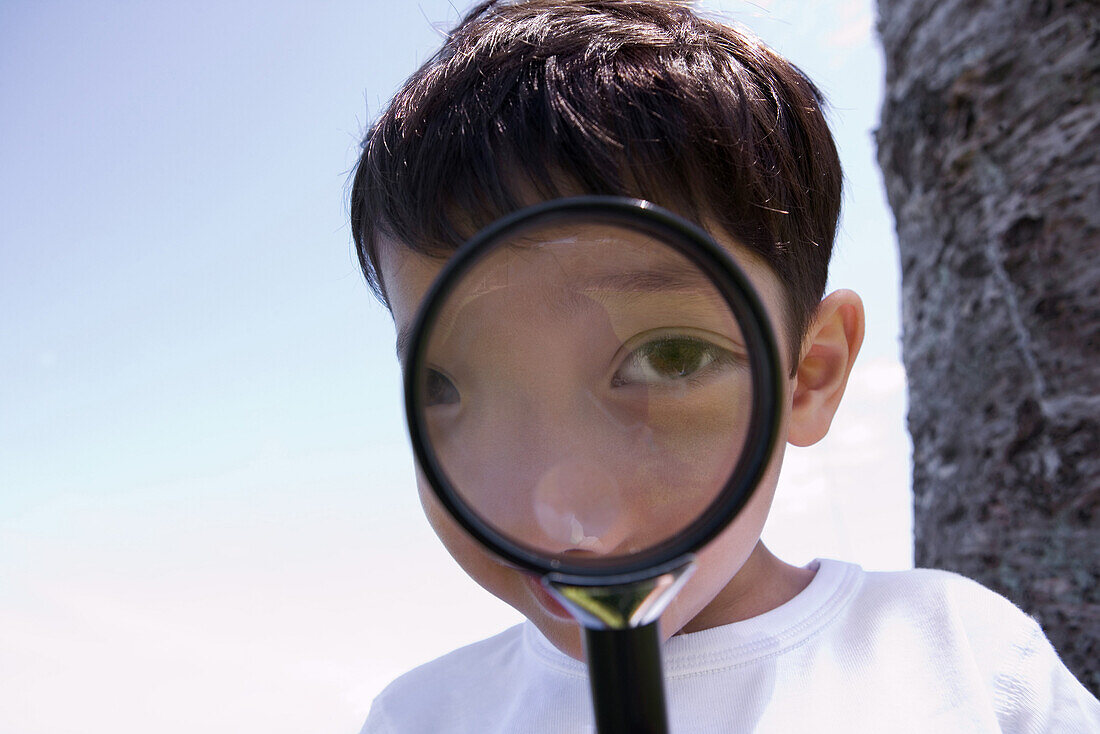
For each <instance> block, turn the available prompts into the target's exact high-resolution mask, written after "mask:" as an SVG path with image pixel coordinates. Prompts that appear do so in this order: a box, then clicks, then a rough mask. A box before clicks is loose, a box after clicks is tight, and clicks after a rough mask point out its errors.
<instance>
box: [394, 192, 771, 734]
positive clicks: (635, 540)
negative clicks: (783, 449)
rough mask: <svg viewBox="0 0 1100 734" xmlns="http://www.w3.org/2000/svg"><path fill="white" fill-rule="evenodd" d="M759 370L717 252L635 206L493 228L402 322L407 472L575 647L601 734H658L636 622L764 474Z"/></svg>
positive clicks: (656, 607)
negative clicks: (410, 467) (553, 617)
mask: <svg viewBox="0 0 1100 734" xmlns="http://www.w3.org/2000/svg"><path fill="white" fill-rule="evenodd" d="M779 364H780V363H779V358H778V352H777V349H776V344H775V338H774V335H773V333H772V331H771V329H770V326H769V322H768V319H767V316H766V314H765V311H764V308H763V306H762V305H761V302H760V299H759V297H758V296H757V295H756V293H755V291H754V290H753V288H752V286H751V284H750V283H749V281H748V279H747V278H746V277H745V275H744V274H743V273H742V272H741V270H740V269H739V268H738V267H737V265H736V264H735V263H734V261H733V260H732V259H731V257H730V256H729V254H728V253H727V252H726V251H725V250H723V249H722V248H721V247H720V246H719V245H718V244H716V243H715V241H714V240H713V239H712V238H711V237H710V236H709V235H708V234H707V233H706V232H704V231H703V230H702V229H700V228H698V227H697V226H695V225H693V224H691V223H690V222H688V221H686V220H684V219H682V218H680V217H678V216H676V215H674V214H672V213H671V212H668V211H666V210H663V209H661V208H659V207H657V206H655V205H653V204H651V203H649V202H645V201H640V200H635V199H625V198H619V197H600V196H585V197H575V198H567V199H557V200H552V201H548V202H544V203H541V204H537V205H535V206H532V207H528V208H526V209H523V210H520V211H518V212H516V213H514V214H511V215H509V216H506V217H504V218H502V219H500V220H497V221H496V222H495V223H493V224H491V225H490V226H488V227H487V228H485V229H484V230H482V231H481V232H479V233H478V234H477V235H475V236H474V237H473V238H472V239H470V240H469V241H468V242H466V243H465V244H464V245H463V246H462V247H461V248H460V249H459V250H458V251H457V252H456V253H455V254H454V256H453V257H452V258H451V259H450V260H449V262H448V263H447V265H446V267H445V268H444V269H443V271H442V272H441V273H440V275H439V277H438V278H437V280H436V281H435V283H434V284H433V285H432V287H431V289H430V290H429V291H428V294H427V296H426V298H425V301H424V303H423V304H422V305H421V308H420V311H419V312H418V314H417V317H416V319H415V321H414V322H413V326H412V331H411V332H410V342H409V351H408V357H407V366H406V371H405V398H406V401H405V402H406V411H407V419H408V423H409V431H410V435H411V438H412V444H413V449H414V452H415V454H416V457H417V459H418V461H419V463H420V467H421V469H422V471H423V473H424V476H425V477H426V478H427V480H428V482H429V484H430V485H431V488H432V490H433V491H434V492H435V494H436V496H437V497H438V499H439V501H440V503H441V504H442V505H443V507H444V508H446V510H447V511H448V512H449V513H450V514H451V515H452V516H453V517H454V519H455V520H456V521H457V522H458V523H459V524H460V525H461V526H462V527H463V528H465V530H466V531H467V532H468V533H469V534H470V535H471V536H473V537H474V538H475V539H476V540H477V541H478V542H480V543H481V544H482V545H483V546H484V547H485V548H487V549H488V550H489V551H491V552H492V553H494V554H495V555H496V556H497V557H499V558H500V559H502V560H503V561H504V562H506V563H508V564H511V565H513V566H515V567H516V568H518V569H520V570H523V571H525V572H528V573H530V574H534V575H535V576H536V577H537V578H539V579H541V583H542V585H543V587H544V588H545V590H546V591H547V592H548V593H549V594H550V595H552V596H553V597H554V598H555V599H556V600H557V601H558V602H559V603H560V604H561V605H562V606H563V607H564V608H565V609H566V610H567V611H568V612H569V614H570V615H571V616H572V617H573V618H574V619H575V620H576V621H577V622H578V623H579V624H580V625H581V626H582V627H583V628H584V644H585V658H586V660H587V664H588V669H589V679H590V683H591V690H592V700H593V708H594V712H595V717H596V725H597V730H598V731H599V732H601V734H611V733H614V732H630V733H631V734H638V733H639V732H641V733H653V734H658V733H660V732H666V731H667V715H666V711H665V698H664V681H663V675H662V671H661V658H660V646H659V637H658V630H657V621H658V619H659V617H660V614H661V612H662V611H663V610H664V609H665V608H666V607H667V605H668V603H669V602H670V601H671V600H672V598H673V597H674V596H675V594H676V592H677V591H678V590H679V589H680V588H681V587H682V586H683V584H684V583H685V582H686V580H687V578H688V577H689V576H690V573H691V570H692V569H693V567H694V554H695V552H696V551H698V550H699V549H700V548H702V547H703V546H704V545H705V544H706V543H707V542H708V541H710V540H711V539H712V538H713V537H714V536H715V535H716V534H717V533H719V532H720V531H721V530H722V529H723V528H724V527H726V526H727V525H728V524H729V523H730V522H731V521H732V520H733V518H734V517H735V516H736V515H737V513H738V512H739V511H740V509H741V508H742V507H743V506H744V505H745V503H746V502H747V501H748V499H749V497H750V496H751V494H752V491H753V489H754V487H755V486H756V483H757V482H758V480H759V479H760V476H761V474H762V473H763V471H764V469H765V467H766V466H767V464H768V459H769V457H770V455H771V452H772V448H773V445H774V443H775V440H776V434H777V430H778V425H779V419H780V405H781V391H782V383H781V379H780V372H779Z"/></svg>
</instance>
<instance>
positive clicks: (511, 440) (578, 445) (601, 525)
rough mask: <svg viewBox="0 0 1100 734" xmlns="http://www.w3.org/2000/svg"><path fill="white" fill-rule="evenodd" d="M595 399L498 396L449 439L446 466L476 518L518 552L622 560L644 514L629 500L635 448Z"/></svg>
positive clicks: (636, 500)
mask: <svg viewBox="0 0 1100 734" xmlns="http://www.w3.org/2000/svg"><path fill="white" fill-rule="evenodd" d="M567 395H568V397H567ZM551 398H552V399H551ZM593 399H594V398H593V397H592V396H584V395H581V394H578V393H576V392H574V393H572V394H571V395H569V394H567V393H565V392H561V391H559V392H556V393H555V394H553V395H552V396H540V395H536V394H535V391H531V392H528V393H527V394H525V395H523V396H522V397H520V396H518V395H517V393H515V392H509V393H508V394H507V395H502V394H498V395H496V396H495V399H494V400H492V401H489V400H485V401H483V402H481V403H479V404H478V407H477V408H476V409H472V410H471V411H470V415H469V416H468V419H467V421H466V422H465V423H464V424H463V426H462V428H461V430H458V431H455V432H454V433H452V434H451V435H449V436H448V441H447V442H446V447H445V450H444V452H443V455H442V456H441V459H442V462H441V464H442V466H443V468H444V470H445V472H446V473H447V475H448V476H449V477H450V479H451V481H452V484H453V485H454V486H455V488H456V489H457V490H458V492H459V493H460V495H462V497H463V498H464V500H465V501H466V502H467V503H468V505H469V506H470V508H471V509H473V510H474V511H475V512H476V513H477V514H479V515H480V516H481V517H482V518H483V519H484V520H486V521H487V522H488V523H489V524H490V525H492V526H493V527H494V528H496V529H497V531H498V532H501V533H502V534H503V535H505V536H507V537H508V538H509V539H511V540H513V541H514V542H518V543H520V544H523V545H526V546H528V547H531V548H533V549H535V550H537V551H539V552H541V553H546V554H552V555H557V554H560V553H564V552H568V551H571V550H583V551H587V552H590V553H596V554H601V555H605V554H611V553H616V552H620V551H619V550H617V549H619V548H620V546H622V545H623V543H624V541H625V540H626V539H627V538H628V537H629V536H630V534H631V527H632V526H636V525H637V524H638V520H639V518H638V515H639V513H640V512H641V511H642V509H643V508H642V507H640V506H639V497H640V495H639V494H638V493H637V492H636V491H630V489H631V486H630V485H632V484H633V483H636V478H635V477H632V472H633V471H634V469H632V464H633V462H632V461H631V459H636V458H637V454H638V452H637V451H636V450H634V447H632V446H631V445H630V444H631V442H632V441H636V440H637V438H636V436H634V433H635V432H631V431H624V430H623V428H622V426H617V425H612V424H611V423H610V421H609V420H608V417H607V415H606V413H605V412H604V411H602V410H600V409H599V408H598V406H595V405H593V404H592V401H593ZM634 529H635V531H637V528H636V527H635V528H634Z"/></svg>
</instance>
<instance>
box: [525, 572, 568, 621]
mask: <svg viewBox="0 0 1100 734" xmlns="http://www.w3.org/2000/svg"><path fill="white" fill-rule="evenodd" d="M523 580H524V582H525V583H526V584H527V587H528V588H529V589H530V590H531V596H533V597H534V598H535V601H537V602H538V603H539V606H541V607H542V608H543V609H544V610H545V611H546V612H547V613H548V614H549V615H550V616H552V617H555V618H557V619H568V620H572V619H573V617H572V616H571V615H570V614H569V612H567V611H566V609H565V607H563V606H562V605H561V602H559V601H558V600H557V599H555V598H554V597H553V596H551V595H550V592H548V591H547V590H546V589H545V588H544V587H543V585H542V581H540V580H539V578H538V577H537V576H530V575H527V574H524V576H523Z"/></svg>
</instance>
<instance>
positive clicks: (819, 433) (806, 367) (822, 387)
mask: <svg viewBox="0 0 1100 734" xmlns="http://www.w3.org/2000/svg"><path fill="white" fill-rule="evenodd" d="M863 330H864V314H863V301H861V300H860V298H859V296H858V295H856V294H855V293H854V292H852V291H849V290H839V291H836V292H835V293H831V294H829V295H828V296H826V297H825V298H824V300H822V301H821V303H820V304H818V307H817V311H816V313H815V314H814V319H813V321H812V322H811V324H810V328H809V329H808V330H807V332H806V336H805V338H804V339H803V348H802V357H801V359H800V360H799V363H798V368H797V370H796V372H795V378H794V386H793V391H792V398H791V415H790V422H789V424H788V431H787V440H788V441H789V442H790V443H792V444H793V445H795V446H809V445H811V444H814V443H817V442H818V441H820V440H821V439H822V438H824V437H825V434H826V433H828V432H829V426H830V425H831V424H832V421H833V416H834V415H835V414H836V409H837V407H838V406H839V405H840V399H841V398H842V397H843V396H844V388H845V387H846V386H847V384H848V376H849V375H850V374H851V372H852V365H854V364H855V361H856V355H858V354H859V348H860V346H861V345H862V344H863Z"/></svg>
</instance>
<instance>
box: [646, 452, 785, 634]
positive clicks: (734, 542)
mask: <svg viewBox="0 0 1100 734" xmlns="http://www.w3.org/2000/svg"><path fill="white" fill-rule="evenodd" d="M783 448H784V447H783V445H782V444H780V445H778V446H777V447H776V450H775V453H774V455H773V457H772V461H771V463H770V464H769V465H768V469H767V470H766V471H765V473H764V476H763V477H762V478H761V480H760V483H759V484H758V485H757V487H756V490H755V491H754V492H753V494H752V497H751V498H750V499H749V501H748V503H747V504H746V505H745V506H744V507H743V508H742V509H741V512H740V513H738V515H737V517H736V518H735V519H734V521H733V522H732V523H730V525H729V526H727V527H726V529H725V530H723V531H722V532H721V533H719V534H718V536H717V537H716V538H715V539H714V540H712V541H711V542H710V543H708V544H707V545H706V547H704V548H703V549H702V550H701V551H699V553H698V554H697V559H696V566H695V573H694V574H692V577H691V578H690V579H689V580H688V582H687V584H685V586H684V588H683V589H682V590H681V591H680V593H679V594H678V595H677V596H676V598H675V599H674V600H673V601H672V603H671V604H670V605H669V608H668V609H667V610H666V611H665V614H664V615H663V617H662V619H661V631H662V634H663V636H664V637H665V638H666V639H667V638H668V637H671V636H672V635H674V634H676V633H677V632H679V631H680V630H682V629H683V628H684V627H686V626H687V625H688V624H689V623H690V622H691V621H692V620H693V619H694V618H695V617H696V616H697V615H698V614H699V613H700V612H702V611H703V609H704V608H705V607H706V606H707V605H708V604H710V603H711V602H712V601H714V599H715V598H716V597H718V595H719V594H720V593H721V592H722V591H723V589H725V587H726V586H727V585H728V584H730V582H731V580H732V579H733V578H734V576H736V575H737V574H738V572H740V570H741V568H742V566H744V564H745V562H746V561H747V560H748V558H749V556H750V555H751V554H752V552H753V550H754V549H755V548H756V545H757V543H758V542H759V540H760V533H761V531H762V530H763V528H764V523H765V521H766V520H767V519H768V513H769V511H770V510H771V504H772V499H773V498H774V496H775V487H776V483H777V482H778V479H779V469H780V466H781V464H782V461H783Z"/></svg>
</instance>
